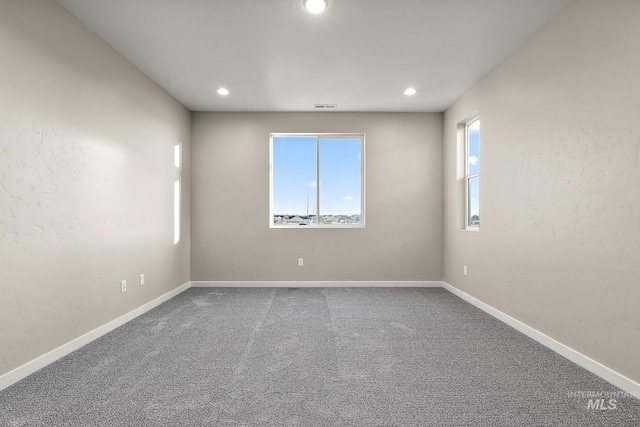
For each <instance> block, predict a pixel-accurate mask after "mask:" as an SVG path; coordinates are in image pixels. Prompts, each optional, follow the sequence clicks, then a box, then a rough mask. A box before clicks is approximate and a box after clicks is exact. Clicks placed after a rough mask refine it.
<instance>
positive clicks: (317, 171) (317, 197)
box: [316, 138, 320, 225]
mask: <svg viewBox="0 0 640 427" xmlns="http://www.w3.org/2000/svg"><path fill="white" fill-rule="evenodd" d="M316 225H320V138H316Z"/></svg>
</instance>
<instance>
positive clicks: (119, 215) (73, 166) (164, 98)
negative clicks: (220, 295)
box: [0, 0, 190, 374]
mask: <svg viewBox="0 0 640 427" xmlns="http://www.w3.org/2000/svg"><path fill="white" fill-rule="evenodd" d="M0 56H1V57H2V66H1V67H0V85H1V86H2V89H1V90H0V374H3V373H6V372H8V371H10V370H12V369H14V368H16V367H18V366H20V365H22V364H23V363H25V362H27V361H29V360H32V359H34V358H35V357H37V356H40V355H42V354H44V353H46V352H48V351H50V350H53V349H54V348H56V347H58V346H60V345H62V344H64V343H67V342H69V341H71V340H72V339H74V338H76V337H78V336H80V335H82V334H84V333H86V332H89V331H91V330H92V329H94V328H96V327H98V326H100V325H103V324H105V323H106V322H108V321H110V320H113V319H115V318H116V317H118V316H120V315H122V314H124V313H126V312H129V311H131V310H132V309H134V308H136V307H139V306H140V305H142V304H144V303H146V302H148V301H150V300H152V299H154V298H156V297H158V296H159V295H162V294H164V293H166V292H168V291H170V290H172V289H175V288H176V287H177V286H178V285H181V284H183V283H185V282H187V281H189V221H188V219H189V197H188V196H189V180H188V177H189V167H190V166H189V164H188V162H187V164H185V169H184V171H183V173H184V175H185V177H186V178H187V179H186V180H185V182H184V183H183V186H184V190H185V198H184V203H183V209H182V211H183V217H184V218H185V219H186V220H185V221H184V223H183V227H182V229H183V232H182V235H183V240H182V241H181V242H180V244H179V245H177V246H174V244H173V182H174V179H175V178H176V174H177V172H176V171H175V168H174V166H173V164H174V162H173V147H174V145H175V144H177V143H179V142H180V141H182V142H183V143H185V157H186V158H187V159H188V158H189V141H190V121H189V112H188V111H187V110H186V109H185V108H184V107H182V106H181V105H180V104H179V103H178V102H176V101H175V100H173V99H172V98H171V97H170V96H169V95H167V94H166V93H165V92H164V91H162V90H161V89H159V88H158V87H157V86H156V85H155V84H154V83H152V82H151V81H150V80H149V79H148V78H146V77H145V76H143V75H142V74H141V73H140V72H139V71H138V70H136V69H135V68H134V67H133V66H132V65H130V64H129V63H128V62H127V61H125V60H124V59H123V58H121V57H120V56H119V55H118V54H116V53H115V52H114V51H113V50H112V49H111V48H110V47H109V46H108V45H106V43H104V42H103V41H101V40H100V39H99V38H98V37H97V36H95V35H94V34H93V33H91V32H90V31H89V30H88V29H86V27H84V26H83V25H82V24H80V23H79V22H78V21H77V20H76V19H75V18H73V17H72V16H71V15H70V14H68V13H67V12H66V11H65V10H64V9H62V8H61V7H60V6H59V5H58V4H57V3H55V2H54V1H49V0H29V1H19V0H3V1H2V2H0ZM139 273H145V275H146V282H147V283H146V285H145V286H144V287H140V286H138V284H137V277H138V274H139ZM121 279H127V280H128V283H129V286H128V288H129V290H128V291H127V292H126V293H124V294H121V293H120V288H119V284H120V280H121Z"/></svg>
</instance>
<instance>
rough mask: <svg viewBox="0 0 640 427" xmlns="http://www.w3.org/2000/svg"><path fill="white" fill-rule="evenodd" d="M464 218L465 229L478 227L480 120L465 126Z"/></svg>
mask: <svg viewBox="0 0 640 427" xmlns="http://www.w3.org/2000/svg"><path fill="white" fill-rule="evenodd" d="M465 159H466V160H465V163H466V167H465V193H466V203H465V204H466V206H465V211H466V214H465V218H466V228H467V229H475V230H477V229H479V227H480V119H478V118H475V119H473V120H471V121H470V122H468V123H467V124H466V126H465Z"/></svg>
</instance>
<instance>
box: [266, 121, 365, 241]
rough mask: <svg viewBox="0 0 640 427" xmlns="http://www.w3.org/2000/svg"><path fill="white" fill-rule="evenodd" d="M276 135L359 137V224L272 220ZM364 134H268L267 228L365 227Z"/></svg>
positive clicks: (317, 168) (317, 195)
mask: <svg viewBox="0 0 640 427" xmlns="http://www.w3.org/2000/svg"><path fill="white" fill-rule="evenodd" d="M278 136H315V137H317V138H318V139H320V138H336V139H339V138H360V224H307V225H306V226H304V227H302V226H301V227H292V226H286V225H277V224H275V223H274V222H273V215H274V212H273V138H274V137H278ZM319 147H320V145H319V144H317V145H316V181H317V178H318V177H317V174H319V173H320V156H319V153H318V151H319ZM365 147H366V142H365V134H364V133H286V132H275V133H271V134H270V135H269V228H277V229H287V230H309V229H311V230H313V229H319V228H365V206H366V196H365V188H366V185H365V177H366V173H365V164H366V162H365V157H366V155H365ZM315 206H316V212H314V215H316V218H318V211H319V209H320V190H319V186H318V191H316V204H315Z"/></svg>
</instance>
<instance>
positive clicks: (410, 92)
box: [404, 87, 418, 96]
mask: <svg viewBox="0 0 640 427" xmlns="http://www.w3.org/2000/svg"><path fill="white" fill-rule="evenodd" d="M416 92H418V91H417V90H415V89H414V88H412V87H410V88H409V89H407V90H405V91H404V94H405V95H407V96H411V95H415V94H416Z"/></svg>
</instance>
